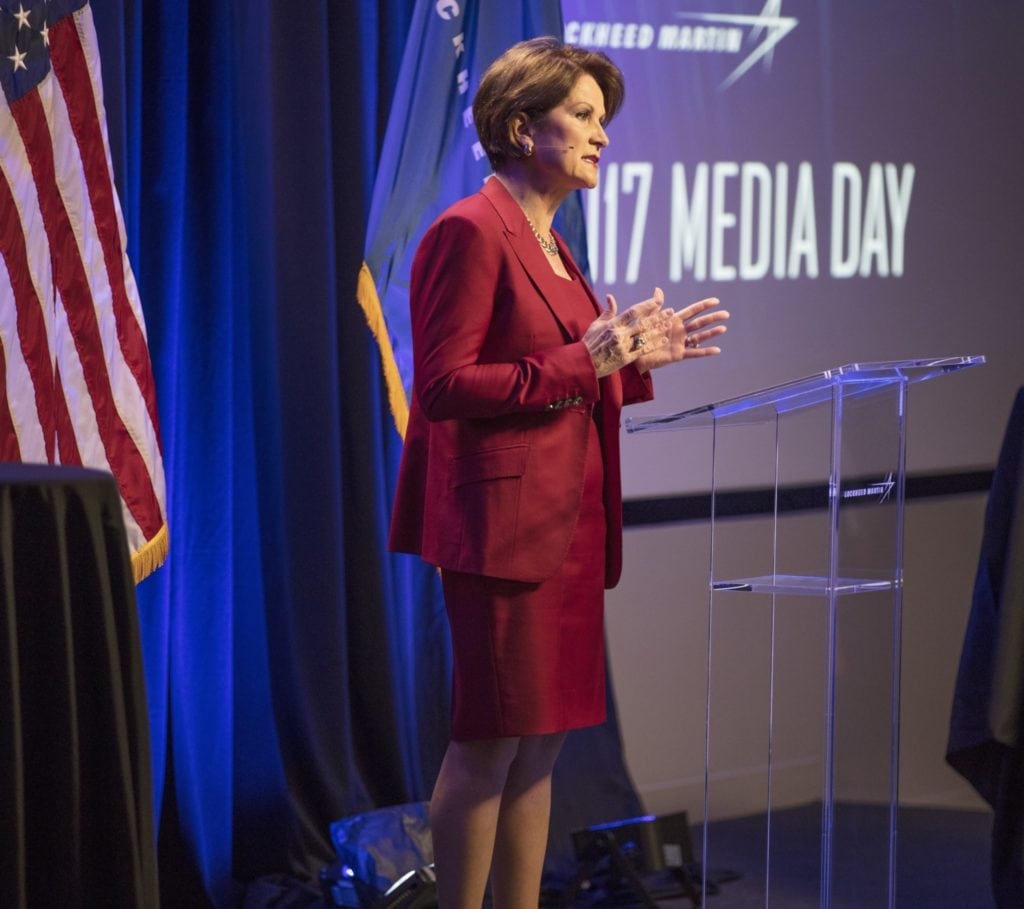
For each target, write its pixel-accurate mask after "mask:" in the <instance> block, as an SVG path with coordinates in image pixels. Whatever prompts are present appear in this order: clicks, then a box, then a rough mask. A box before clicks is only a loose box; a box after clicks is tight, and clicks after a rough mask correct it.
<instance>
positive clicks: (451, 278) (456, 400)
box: [410, 214, 600, 420]
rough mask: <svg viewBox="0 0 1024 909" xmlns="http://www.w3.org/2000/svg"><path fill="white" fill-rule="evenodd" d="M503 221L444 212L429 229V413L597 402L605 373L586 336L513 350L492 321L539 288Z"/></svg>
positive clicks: (418, 345)
mask: <svg viewBox="0 0 1024 909" xmlns="http://www.w3.org/2000/svg"><path fill="white" fill-rule="evenodd" d="M504 243H505V240H504V236H503V234H502V231H501V229H500V227H498V228H493V227H492V228H485V227H484V226H482V225H481V224H479V223H477V221H476V220H474V219H472V218H468V217H465V216H461V215H452V214H449V215H448V216H446V217H444V218H443V219H441V220H440V221H438V222H436V223H435V224H434V225H433V226H432V227H431V228H430V230H429V231H428V232H427V234H426V236H424V238H423V240H422V242H421V243H420V246H419V249H418V250H417V253H416V259H415V261H414V263H413V270H412V280H411V285H410V311H411V315H412V332H413V361H414V370H413V375H414V387H415V393H416V395H417V397H418V399H419V403H420V407H421V408H422V410H423V413H424V415H425V416H426V417H427V419H428V420H448V419H453V418H472V417H495V416H502V415H505V414H511V413H523V412H533V411H544V410H546V409H550V405H552V404H553V403H554V402H559V401H566V400H572V401H573V403H578V404H582V403H591V402H594V401H596V400H598V398H599V397H600V391H599V385H598V380H597V374H596V372H595V371H594V366H593V362H592V360H591V358H590V354H589V352H588V351H587V349H586V347H585V346H584V344H583V343H582V342H581V341H576V342H573V343H565V342H564V341H563V342H562V343H558V344H556V345H554V346H550V347H547V348H544V349H541V350H538V351H532V350H530V351H524V352H523V353H522V354H521V355H518V356H516V355H513V354H512V352H511V348H510V347H508V345H507V343H504V342H503V339H502V338H500V337H495V336H494V332H493V330H492V323H493V320H494V315H495V307H496V306H514V305H518V301H517V300H516V299H515V297H516V294H517V293H520V294H536V293H537V291H536V290H535V289H534V288H533V286H532V284H530V283H529V281H528V280H527V279H526V278H525V276H524V277H521V278H518V284H517V279H516V277H514V276H513V275H512V274H511V273H510V272H511V269H512V263H511V262H510V257H509V254H508V251H507V250H506V249H504V247H503V244H504Z"/></svg>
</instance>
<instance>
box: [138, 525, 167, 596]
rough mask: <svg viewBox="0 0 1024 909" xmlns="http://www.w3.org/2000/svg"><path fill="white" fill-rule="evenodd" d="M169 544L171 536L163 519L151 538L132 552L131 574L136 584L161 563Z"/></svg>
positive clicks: (165, 556)
mask: <svg viewBox="0 0 1024 909" xmlns="http://www.w3.org/2000/svg"><path fill="white" fill-rule="evenodd" d="M170 544H171V536H170V534H169V533H168V531H167V522H166V521H165V522H164V524H163V526H162V527H161V528H160V529H159V530H158V531H157V532H156V536H154V537H153V539H152V540H149V541H148V542H147V543H146V545H145V546H143V547H142V548H141V549H140V550H139V551H138V552H134V553H132V576H133V577H134V578H135V583H136V584H138V583H139V582H140V581H142V580H144V579H145V578H147V577H149V575H151V574H152V573H153V572H154V571H156V570H157V569H158V568H159V567H160V566H161V565H163V563H164V559H166V558H167V550H168V549H169V548H170Z"/></svg>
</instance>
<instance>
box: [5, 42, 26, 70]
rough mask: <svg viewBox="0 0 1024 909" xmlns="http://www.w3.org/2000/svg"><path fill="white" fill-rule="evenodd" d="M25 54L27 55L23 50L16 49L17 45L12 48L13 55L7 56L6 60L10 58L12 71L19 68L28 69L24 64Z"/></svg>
mask: <svg viewBox="0 0 1024 909" xmlns="http://www.w3.org/2000/svg"><path fill="white" fill-rule="evenodd" d="M26 56H27V55H26V53H25V52H24V51H20V50H18V48H17V47H15V48H14V56H13V57H8V58H7V59H8V60H11V61H13V62H14V72H17V71H18V70H19V69H24V70H27V69H28V67H27V66H25V57H26Z"/></svg>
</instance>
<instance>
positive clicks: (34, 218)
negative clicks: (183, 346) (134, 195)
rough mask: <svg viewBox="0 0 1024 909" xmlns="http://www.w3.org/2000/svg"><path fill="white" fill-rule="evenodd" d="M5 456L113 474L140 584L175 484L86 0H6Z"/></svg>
mask: <svg viewBox="0 0 1024 909" xmlns="http://www.w3.org/2000/svg"><path fill="white" fill-rule="evenodd" d="M0 83H2V85H3V94H2V96H0V460H3V461H26V462H41V463H49V464H74V465H82V466H85V467H93V468H97V469H102V470H107V471H109V472H110V473H112V474H113V476H114V478H115V480H116V481H117V485H118V488H119V490H120V493H121V500H122V503H123V509H124V519H125V528H126V531H127V536H128V547H129V550H130V552H131V555H132V566H133V569H134V573H135V578H136V580H141V579H142V578H143V577H145V576H146V575H147V574H148V573H149V572H150V571H152V570H153V569H154V568H156V567H157V566H158V565H159V564H160V563H161V562H162V561H163V559H164V557H165V555H166V552H167V547H168V533H167V521H166V505H165V502H166V491H165V481H164V469H163V460H162V455H161V450H160V429H159V423H158V420H157V412H156V393H155V389H154V385H153V373H152V368H151V365H150V360H149V349H148V346H147V343H146V328H145V323H144V321H143V316H142V307H141V305H140V303H139V294H138V289H137V288H136V286H135V277H134V275H133V274H132V270H131V266H130V265H129V263H128V256H127V252H126V239H125V231H124V223H123V221H122V217H121V207H120V203H119V202H118V199H117V193H116V190H115V187H114V179H113V169H112V167H111V161H110V152H109V147H108V143H107V127H106V120H105V115H104V110H103V88H102V84H101V79H100V60H99V52H98V46H97V41H96V32H95V27H94V24H93V18H92V11H91V10H90V8H89V5H88V2H87V0H35V2H32V0H28V2H27V3H26V2H24V0H22V2H16V0H0Z"/></svg>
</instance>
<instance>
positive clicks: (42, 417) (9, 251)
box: [0, 173, 57, 463]
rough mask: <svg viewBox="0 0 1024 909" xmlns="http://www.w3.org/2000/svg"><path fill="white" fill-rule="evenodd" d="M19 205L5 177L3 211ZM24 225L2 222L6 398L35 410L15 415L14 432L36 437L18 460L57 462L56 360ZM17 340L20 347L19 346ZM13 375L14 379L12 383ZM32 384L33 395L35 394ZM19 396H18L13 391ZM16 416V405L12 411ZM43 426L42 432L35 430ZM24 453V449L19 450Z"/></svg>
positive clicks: (0, 177)
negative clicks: (10, 302) (7, 296)
mask: <svg viewBox="0 0 1024 909" xmlns="http://www.w3.org/2000/svg"><path fill="white" fill-rule="evenodd" d="M16 210H17V205H16V203H15V200H14V194H13V193H12V192H11V187H10V184H9V183H8V180H7V175H6V174H5V173H0V211H8V212H11V213H13V212H15V211H16ZM21 225H22V221H21V220H20V219H19V218H14V217H9V218H4V219H3V220H2V222H0V255H2V256H3V259H4V264H5V266H6V270H7V282H8V284H9V286H10V290H11V295H12V296H13V298H14V313H13V315H14V316H15V323H14V324H13V325H11V324H9V322H8V320H9V318H10V316H11V315H12V313H11V312H10V311H9V310H7V311H5V313H4V325H3V328H2V329H0V330H3V331H4V343H5V347H6V351H7V364H9V365H5V368H4V374H5V388H4V398H5V400H6V401H7V402H13V404H14V408H15V411H19V410H21V409H23V408H31V407H32V405H33V404H34V407H35V412H34V413H33V412H31V410H29V411H28V412H26V413H23V414H21V413H19V415H18V417H17V418H15V417H14V416H13V415H12V421H11V431H12V432H18V434H19V436H20V435H36V436H38V438H37V439H35V440H34V441H35V444H32V443H31V441H29V444H27V445H25V451H24V452H22V453H21V454H20V456H19V458H17V460H22V459H25V460H40V459H45V460H46V461H47V462H48V463H52V462H53V457H54V439H55V436H56V432H57V427H56V424H55V422H54V398H53V393H54V392H53V360H52V358H51V351H50V349H49V343H48V339H47V334H48V332H47V330H46V321H45V318H44V314H43V307H42V304H41V303H40V300H39V296H38V294H37V292H36V287H35V284H34V282H33V281H32V273H31V268H30V266H29V257H28V248H27V246H26V244H25V235H24V234H23V233H22V227H21ZM15 342H16V343H15ZM19 372H20V373H22V374H23V375H25V376H27V378H28V379H29V382H24V381H23V380H22V381H19V380H18V379H16V378H15V373H19ZM8 374H10V375H11V378H12V379H13V381H11V382H10V383H9V385H10V387H8V385H7V383H6V376H7V375H8ZM29 383H30V384H31V394H28V392H29V387H28V385H29ZM12 392H13V393H12ZM8 412H9V413H10V407H8ZM35 426H38V427H39V429H38V432H36V433H33V428H34V427H35ZM19 451H20V447H19Z"/></svg>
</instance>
